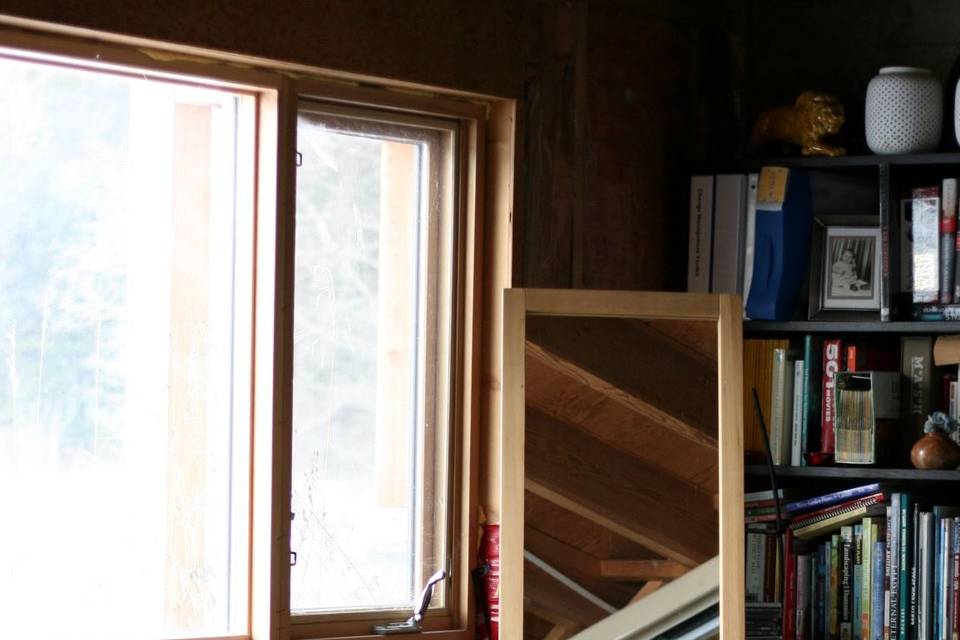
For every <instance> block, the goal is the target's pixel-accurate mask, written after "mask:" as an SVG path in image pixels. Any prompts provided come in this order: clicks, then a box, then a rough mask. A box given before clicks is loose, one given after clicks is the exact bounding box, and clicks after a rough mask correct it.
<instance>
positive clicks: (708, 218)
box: [687, 176, 713, 293]
mask: <svg viewBox="0 0 960 640" xmlns="http://www.w3.org/2000/svg"><path fill="white" fill-rule="evenodd" d="M712 238H713V176H692V177H691V178H690V231H689V250H688V253H687V291H693V292H696V293H708V292H709V291H710V265H711V250H712Z"/></svg>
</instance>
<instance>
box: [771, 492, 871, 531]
mask: <svg viewBox="0 0 960 640" xmlns="http://www.w3.org/2000/svg"><path fill="white" fill-rule="evenodd" d="M886 499H887V496H886V494H884V493H883V492H882V491H878V492H876V493H871V494H870V495H866V496H860V497H858V498H854V499H852V500H846V501H844V502H840V503H838V504H833V505H830V506H827V507H824V508H822V509H817V510H816V511H808V512H806V513H802V514H800V515H796V516H793V518H792V519H791V521H790V525H789V526H790V527H791V528H793V529H798V528H800V527H803V526H806V525H808V524H810V523H812V522H819V521H820V520H825V519H827V518H830V517H832V516H834V515H836V514H838V513H841V512H847V511H852V510H854V509H856V508H858V507H861V506H865V505H866V506H869V505H871V504H877V503H880V502H884V501H885V500H886Z"/></svg>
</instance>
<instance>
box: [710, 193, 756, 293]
mask: <svg viewBox="0 0 960 640" xmlns="http://www.w3.org/2000/svg"><path fill="white" fill-rule="evenodd" d="M714 190H715V193H716V195H715V197H714V207H713V212H714V213H713V249H712V264H713V267H712V269H711V275H710V282H711V285H710V291H712V292H713V293H733V294H736V293H742V289H741V287H742V286H743V262H742V260H743V246H742V245H743V240H744V238H743V232H744V229H745V227H746V213H747V210H746V208H747V176H746V175H745V174H744V175H741V174H724V175H718V176H717V177H716V181H715V183H714Z"/></svg>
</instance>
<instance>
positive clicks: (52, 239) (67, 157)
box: [0, 58, 255, 640]
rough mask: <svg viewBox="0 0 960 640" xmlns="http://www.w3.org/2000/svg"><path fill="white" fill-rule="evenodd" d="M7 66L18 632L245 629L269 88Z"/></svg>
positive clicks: (6, 251) (6, 210)
mask: <svg viewBox="0 0 960 640" xmlns="http://www.w3.org/2000/svg"><path fill="white" fill-rule="evenodd" d="M0 83H2V85H3V86H5V87H8V88H11V87H16V90H9V91H3V92H2V93H0V113H2V114H3V120H4V122H8V123H11V122H16V123H17V126H15V127H5V132H4V134H3V135H4V137H5V138H6V140H5V143H4V144H0V166H3V167H4V175H3V188H2V189H0V211H2V215H3V224H2V225H0V330H2V350H3V362H4V366H3V367H2V369H0V389H2V390H0V416H2V417H0V486H3V487H4V488H5V489H4V490H3V491H0V510H2V511H3V513H5V514H8V515H12V514H16V516H15V518H11V520H12V519H15V520H16V521H17V522H20V523H22V524H23V525H24V526H9V522H10V521H11V520H7V523H8V524H7V525H5V526H3V527H0V600H2V601H3V602H4V607H3V611H4V613H3V615H2V616H0V629H2V632H0V635H2V636H4V637H27V636H30V637H37V636H35V635H34V633H35V629H36V627H37V624H38V621H41V620H42V621H43V627H44V631H43V633H44V634H46V635H44V636H43V637H67V636H69V637H75V638H91V639H98V640H99V639H105V638H128V637H129V630H130V628H131V627H134V626H135V627H137V628H139V629H141V630H142V632H143V634H144V636H146V637H174V636H183V635H225V634H228V633H241V632H244V631H245V630H246V619H247V578H248V576H247V573H248V571H247V566H248V558H249V551H248V536H247V528H248V527H247V523H248V521H249V513H248V504H249V500H248V497H247V491H248V490H247V488H246V487H247V485H248V484H249V438H250V427H251V425H250V419H249V409H248V407H249V404H250V397H249V389H250V379H251V377H250V376H251V371H250V355H251V354H250V349H249V344H250V341H251V328H250V317H251V313H252V311H251V300H252V296H251V288H252V287H251V285H252V283H251V281H250V278H249V273H250V271H251V269H252V265H251V255H252V251H251V250H252V242H253V239H252V228H253V226H252V225H253V211H252V207H251V201H252V200H251V193H252V192H251V189H250V183H249V181H246V182H242V181H241V178H242V177H244V176H249V175H250V174H251V173H252V166H253V159H252V157H251V155H250V153H249V151H248V149H250V148H251V147H252V144H251V141H252V139H253V136H254V130H253V126H252V122H253V111H254V107H255V104H254V99H253V98H252V97H251V96H250V95H247V94H241V93H237V92H231V91H226V90H221V89H212V88H208V87H202V86H186V85H183V84H178V83H172V82H164V81H159V80H156V79H145V78H144V77H143V76H141V77H137V78H135V77H130V76H126V75H121V74H117V73H108V72H103V71H99V72H95V71H90V70H85V69H76V68H70V67H66V66H62V65H52V64H44V63H38V62H34V61H23V60H16V59H11V58H0ZM13 488H17V489H16V490H13ZM51 609H55V610H56V611H57V615H55V616H50V615H49V612H50V611H51Z"/></svg>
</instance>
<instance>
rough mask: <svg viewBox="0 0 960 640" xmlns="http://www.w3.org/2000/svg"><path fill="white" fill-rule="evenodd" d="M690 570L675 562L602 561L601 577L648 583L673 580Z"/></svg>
mask: <svg viewBox="0 0 960 640" xmlns="http://www.w3.org/2000/svg"><path fill="white" fill-rule="evenodd" d="M688 570H689V569H688V568H687V567H686V566H684V565H682V564H680V563H679V562H676V561H674V560H601V561H600V577H602V578H604V579H606V580H625V581H629V582H647V581H649V580H660V581H663V580H673V579H674V578H679V577H680V576H682V575H683V574H685V573H686V572H687V571H688Z"/></svg>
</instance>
